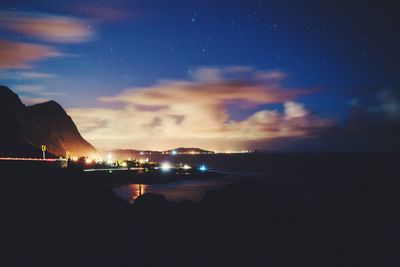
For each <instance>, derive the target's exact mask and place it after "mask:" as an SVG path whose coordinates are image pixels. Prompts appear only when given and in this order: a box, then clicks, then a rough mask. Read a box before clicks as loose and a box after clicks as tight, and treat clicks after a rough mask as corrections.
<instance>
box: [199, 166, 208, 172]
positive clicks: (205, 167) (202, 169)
mask: <svg viewBox="0 0 400 267" xmlns="http://www.w3.org/2000/svg"><path fill="white" fill-rule="evenodd" d="M199 171H201V172H205V171H207V166H206V165H200V167H199Z"/></svg>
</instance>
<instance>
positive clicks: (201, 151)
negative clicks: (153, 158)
mask: <svg viewBox="0 0 400 267" xmlns="http://www.w3.org/2000/svg"><path fill="white" fill-rule="evenodd" d="M164 153H167V154H173V153H177V154H214V152H213V151H208V150H204V149H201V148H195V147H191V148H188V147H178V148H175V149H171V150H167V151H165V152H164Z"/></svg>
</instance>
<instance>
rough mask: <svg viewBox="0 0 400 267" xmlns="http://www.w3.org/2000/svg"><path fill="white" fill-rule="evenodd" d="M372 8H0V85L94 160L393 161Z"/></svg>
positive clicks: (390, 107)
mask: <svg viewBox="0 0 400 267" xmlns="http://www.w3.org/2000/svg"><path fill="white" fill-rule="evenodd" d="M384 2H385V3H383V1H363V0H358V1H357V0H348V1H344V0H343V1H333V0H332V1H307V0H305V1H294V0H293V1H288V0H286V1H285V0H283V1H282V0H281V1H278V0H276V1H272V0H271V1H245V0H242V1H235V0H230V1H225V0H220V1H215V0H214V1H211V0H210V1H208V0H202V1H188V0H186V1H164V0H158V1H155V0H147V1H122V0H115V1H88V0H86V1H85V0H80V1H75V0H71V1H31V3H28V1H9V0H2V1H1V4H0V82H1V84H4V85H6V86H8V87H10V88H11V89H12V90H14V91H15V92H16V93H18V94H19V96H20V97H21V98H22V100H23V102H24V103H25V104H27V105H31V104H34V103H39V102H44V101H47V100H50V99H54V100H56V101H57V102H59V103H60V104H61V105H62V106H63V107H65V108H66V110H67V112H68V113H69V114H70V115H71V116H72V118H73V119H74V121H75V122H76V124H77V126H78V128H79V130H80V131H81V133H82V135H83V136H84V137H85V138H86V139H87V140H88V141H90V142H91V143H93V144H94V145H95V146H96V147H98V148H137V149H171V148H174V147H178V146H189V147H193V146H196V147H202V148H206V149H213V150H239V149H256V148H257V149H267V150H271V151H275V150H277V151H286V150H294V151H297V150H300V151H302V150H306V151H332V150H346V151H347V150H348V151H358V150H363V151H364V150H397V149H399V148H400V142H399V141H398V136H399V134H400V130H399V129H400V127H399V123H400V93H399V84H400V75H399V70H400V53H399V51H398V50H399V47H400V35H399V34H398V32H399V28H400V27H399V26H400V17H399V16H398V14H400V8H399V7H398V6H397V5H395V1H392V2H393V3H392V4H391V3H390V1H384Z"/></svg>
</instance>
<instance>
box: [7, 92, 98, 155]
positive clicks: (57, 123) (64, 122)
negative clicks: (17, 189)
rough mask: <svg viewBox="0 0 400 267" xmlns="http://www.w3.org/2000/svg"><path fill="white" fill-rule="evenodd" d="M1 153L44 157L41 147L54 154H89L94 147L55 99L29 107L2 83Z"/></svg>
mask: <svg viewBox="0 0 400 267" xmlns="http://www.w3.org/2000/svg"><path fill="white" fill-rule="evenodd" d="M0 122H1V123H2V125H3V126H4V127H2V131H1V132H0V154H1V155H5V156H35V157H40V156H41V150H40V147H41V145H42V144H45V145H46V146H47V151H48V152H49V153H52V154H54V155H65V152H66V150H69V151H71V152H72V153H74V154H75V155H87V154H88V153H91V152H94V151H95V148H94V147H93V146H92V145H90V144H89V143H88V142H87V141H86V140H85V139H83V138H82V136H81V135H80V134H79V132H78V129H77V128H76V126H75V124H74V122H73V121H72V119H71V118H70V117H69V116H68V115H67V113H66V112H65V111H64V109H63V108H62V107H61V106H60V105H59V104H57V103H56V102H54V101H50V102H47V103H43V104H38V105H34V106H31V107H26V106H25V105H24V104H23V103H22V102H21V100H20V99H19V97H18V95H16V94H15V93H13V92H12V91H11V90H10V89H9V88H7V87H5V86H0Z"/></svg>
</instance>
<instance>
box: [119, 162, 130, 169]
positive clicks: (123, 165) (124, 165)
mask: <svg viewBox="0 0 400 267" xmlns="http://www.w3.org/2000/svg"><path fill="white" fill-rule="evenodd" d="M120 166H121V167H123V168H126V167H128V163H126V161H123V162H121V164H120Z"/></svg>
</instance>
